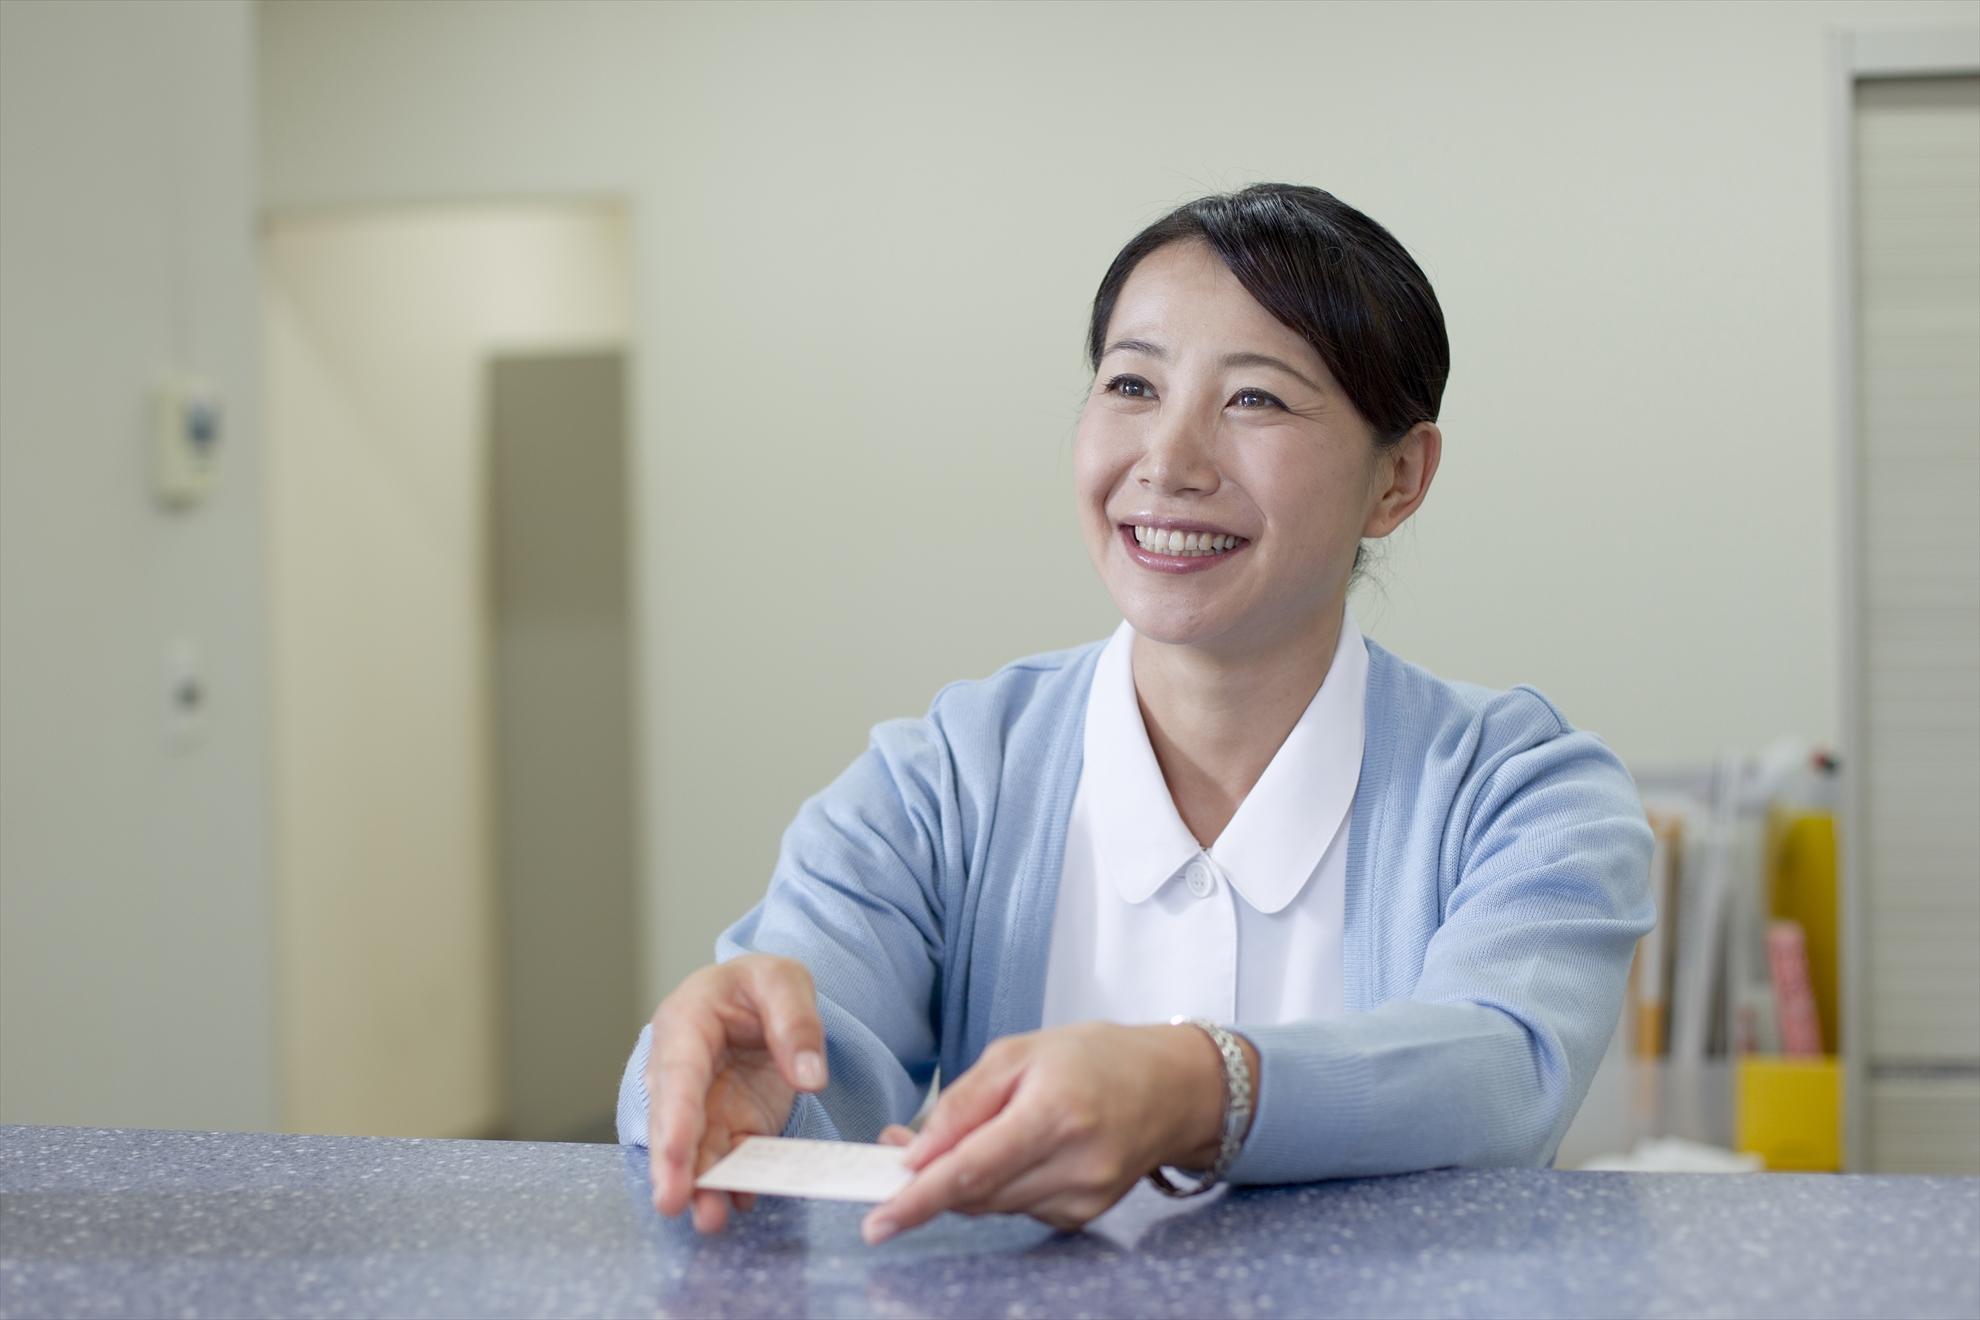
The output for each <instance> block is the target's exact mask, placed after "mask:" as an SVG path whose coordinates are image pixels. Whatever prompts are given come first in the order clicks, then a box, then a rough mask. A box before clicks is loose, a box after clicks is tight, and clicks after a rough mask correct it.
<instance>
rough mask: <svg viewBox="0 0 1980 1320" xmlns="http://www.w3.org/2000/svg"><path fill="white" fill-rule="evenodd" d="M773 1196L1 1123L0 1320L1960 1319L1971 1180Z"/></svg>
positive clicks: (531, 1146) (316, 1147)
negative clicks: (876, 1225) (948, 1200)
mask: <svg viewBox="0 0 1980 1320" xmlns="http://www.w3.org/2000/svg"><path fill="white" fill-rule="evenodd" d="M861 1213H862V1207H859V1206H852V1205H837V1204H830V1203H824V1202H797V1201H783V1200H776V1199H769V1198H766V1199H765V1200H764V1201H762V1202H761V1203H760V1204H759V1206H758V1208H757V1209H756V1210H755V1211H753V1212H752V1213H750V1214H748V1215H745V1216H742V1217H741V1218H740V1220H739V1221H738V1224H739V1226H738V1227H737V1228H735V1229H732V1230H731V1231H730V1232H728V1233H725V1234H723V1235H721V1236H719V1237H715V1238H710V1239H700V1238H697V1237H696V1236H695V1234H694V1231H693V1230H692V1229H691V1228H689V1227H688V1226H687V1225H686V1223H685V1222H684V1221H666V1220H662V1219H660V1218H659V1217H658V1216H656V1215H655V1214H654V1213H653V1210H652V1208H651V1206H650V1204H649V1200H648V1191H647V1178H646V1158H645V1152H644V1151H639V1150H632V1151H628V1150H623V1149H621V1148H619V1147H616V1146H586V1145H550V1144H535V1143H511V1142H492V1141H405V1140H390V1139H380V1138H367V1137H299V1136H279V1135H273V1134H264V1133H204V1132H149V1131H119V1130H105V1129H100V1128H57V1127H0V1317H26V1316H37V1317H39V1316H61V1315H99V1316H159V1315H173V1316H208V1315H215V1316H218V1315H227V1316H239V1315H256V1316H431V1315H440V1316H510V1315H514V1316H566V1315H570V1316H578V1315H611V1316H720V1315H744V1316H781V1315H808V1316H857V1315H880V1316H907V1315H969V1316H1013V1317H1015V1316H1027V1317H1028V1316H1073V1315H1096V1316H1116V1315H1133V1316H1162V1315H1179V1316H1205V1315H1231V1316H1296V1315H1354V1316H1396V1315H1401V1316H1487V1315H1509V1316H1510V1315H1517V1316H1550V1315H1560V1316H1610V1315H1617V1316H1627V1315H1644V1316H1747V1315H1764V1316H1810V1317H1813V1316H1838V1315H1849V1316H1859V1315H1860V1316H1871V1315H1874V1316H1897V1315H1902V1316H1965V1317H1976V1316H1980V1179H1973V1178H1871V1177H1834V1176H1823V1175H1785V1174H1771V1175H1769V1174H1754V1175H1737V1176H1726V1175H1687V1174H1626V1173H1561V1172H1554V1171H1551V1170H1530V1169H1522V1170H1492V1171H1482V1172H1459V1171H1448V1172H1441V1173H1422V1174H1410V1175H1407V1176H1404V1177H1397V1178H1371V1179H1361V1180H1356V1181H1351V1182H1335V1183H1322V1184H1316V1185H1313V1186H1307V1187H1287V1188H1272V1189H1254V1190H1248V1191H1242V1192H1238V1193H1234V1194H1230V1195H1220V1196H1211V1197H1206V1198H1204V1201H1203V1202H1202V1203H1195V1202H1186V1203H1170V1202H1166V1201H1164V1200H1162V1198H1160V1197H1157V1196H1153V1195H1143V1194H1139V1193H1137V1194H1136V1195H1134V1196H1132V1197H1130V1198H1129V1199H1128V1200H1127V1201H1124V1202H1123V1203H1122V1204H1121V1205H1120V1206H1118V1207H1116V1209H1115V1210H1114V1211H1113V1213H1111V1214H1110V1215H1108V1216H1107V1217H1106V1218H1105V1219H1103V1220H1102V1221H1100V1223H1099V1224H1098V1225H1097V1226H1095V1228H1093V1229H1089V1231H1088V1232H1086V1233H1083V1234H1077V1235H1065V1234H1057V1233H1053V1232H1052V1231H1051V1230H1049V1229H1047V1228H1045V1227H1043V1226H1042V1225H1038V1224H1034V1223H1032V1222H1031V1221H1029V1220H1025V1219H1016V1218H997V1219H982V1220H971V1219H963V1218H959V1217H955V1216H949V1217H946V1218H944V1219H941V1220H938V1221H936V1222H935V1223H934V1224H931V1225H929V1226H927V1227H926V1228H924V1229H922V1230H920V1231H917V1232H914V1233H909V1234H906V1235H904V1236H903V1237H901V1238H899V1239H897V1240H896V1241H894V1242H890V1243H888V1244H886V1245H885V1246H882V1247H879V1248H869V1247H867V1246H865V1245H864V1244H862V1243H861V1241H860V1238H859V1219H860V1215H861Z"/></svg>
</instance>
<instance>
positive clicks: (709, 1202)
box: [646, 953, 825, 1233]
mask: <svg viewBox="0 0 1980 1320" xmlns="http://www.w3.org/2000/svg"><path fill="white" fill-rule="evenodd" d="M824 1085H825V1028H824V1026H823V1025H822V1024H821V1023H820V1022H819V1020H818V1001H817V992H816V991H815V990H814V989H813V988H812V984H811V973H810V972H808V971H806V970H805V967H804V964H803V963H800V962H796V961H794V960H792V959H790V958H779V957H776V956H774V955H771V954H767V953H751V954H745V955H743V956H742V957H740V958H734V959H731V960H730V961H728V962H725V963H720V964H718V965H716V966H714V967H704V968H702V969H701V970H700V971H698V972H696V973H695V974H694V975H692V976H690V977H688V978H687V980H685V981H683V982H681V984H680V986H679V988H677V989H676V990H675V991H674V993H672V994H671V995H668V996H667V997H666V998H665V999H663V1000H661V1001H660V1007H659V1008H657V1009H655V1010H654V1013H653V1036H652V1042H651V1049H650V1050H649V1052H648V1055H647V1061H646V1094H647V1097H648V1099H649V1100H650V1101H651V1103H650V1104H649V1105H648V1110H647V1144H648V1148H649V1149H650V1151H651V1153H652V1154H651V1158H652V1173H653V1205H654V1208H655V1209H657V1210H659V1211H660V1213H661V1214H663V1215H677V1214H679V1213H680V1212H681V1211H683V1210H685V1209H687V1207H688V1204H689V1201H690V1199H692V1201H693V1204H694V1226H695V1227H696V1228H697V1229H699V1230H700V1231H701V1232H704V1233H713V1232H716V1231H717V1230H719V1229H720V1228H721V1227H722V1226H723V1225H724V1224H725V1223H727V1222H728V1218H729V1206H730V1200H729V1194H728V1193H727V1192H718V1191H712V1190H705V1191H696V1190H695V1188H694V1180H695V1179H696V1178H697V1177H699V1176H700V1175H701V1174H702V1173H704V1172H706V1171H707V1169H708V1167H709V1166H710V1165H712V1164H713V1163H715V1161H717V1160H719V1159H721V1158H722V1157H723V1156H724V1155H726V1154H728V1153H729V1151H730V1150H731V1149H732V1148H734V1146H735V1145H736V1143H738V1142H739V1141H741V1140H742V1139H743V1138H744V1137H749V1136H771V1137H774V1136H776V1135H777V1134H778V1133H780V1132H782V1131H783V1130H784V1124H785V1122H786V1121H787V1120H788V1119H789V1118H790V1114H791V1105H792V1104H793V1103H794V1102H795V1101H796V1099H797V1093H798V1092H800V1091H817V1090H820V1089H822V1088H823V1087H824ZM743 1204H744V1205H745V1206H746V1205H747V1202H746V1201H745V1202H743Z"/></svg>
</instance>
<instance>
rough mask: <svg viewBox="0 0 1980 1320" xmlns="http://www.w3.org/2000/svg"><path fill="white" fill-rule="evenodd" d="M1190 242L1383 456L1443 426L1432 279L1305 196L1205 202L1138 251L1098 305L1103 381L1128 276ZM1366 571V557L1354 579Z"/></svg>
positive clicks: (1265, 191)
mask: <svg viewBox="0 0 1980 1320" xmlns="http://www.w3.org/2000/svg"><path fill="white" fill-rule="evenodd" d="M1188 239H1198V240H1201V241H1203V242H1205V243H1207V244H1209V246H1210V248H1211V250H1212V251H1214V252H1215V253H1216V254H1217V256H1218V257H1219V258H1220V259H1222V261H1223V263H1224V265H1225V266H1227V267H1229V269H1230V272H1231V274H1233V275H1235V276H1237V280H1238V283H1240V284H1242V285H1243V286H1244V289H1245V292H1247V293H1249V294H1250V295H1251V296H1252V297H1253V298H1255V299H1256V300H1257V301H1258V305H1259V306H1261V307H1263V308H1264V309H1265V310H1266V311H1268V312H1270V313H1271V314H1272V315H1273V316H1274V317H1276V318H1277V319H1278V320H1279V321H1280V322H1282V323H1283V324H1284V325H1286V326H1287V327H1288V328H1289V329H1291V330H1293V331H1294V332H1295V333H1297V334H1298V335H1299V337H1300V338H1302V339H1304V340H1305V341H1306V342H1307V343H1309V344H1311V345H1313V348H1314V351H1315V352H1317V353H1319V354H1320V360H1321V361H1323V362H1325V363H1326V364H1327V370H1328V371H1330V372H1332V373H1333V376H1334V379H1335V380H1336V381H1339V382H1340V386H1341V389H1342V390H1344V391H1346V393H1347V396H1348V399H1349V401H1350V402H1352V403H1353V404H1354V406H1355V409H1356V411H1358V412H1359V413H1360V414H1361V415H1362V417H1363V418H1365V419H1366V420H1367V421H1368V424H1369V425H1370V426H1371V427H1372V428H1374V431H1375V443H1376V444H1377V445H1383V446H1386V445H1392V444H1395V443H1396V442H1397V441H1399V440H1401V439H1402V438H1403V436H1405V435H1407V434H1408V433H1409V429H1410V428H1411V427H1413V426H1415V425H1416V424H1417V423H1418V422H1431V421H1435V420H1436V419H1437V409H1438V407H1439V406H1440V405H1441V404H1442V403H1443V398H1444V382H1445V381H1446V380H1447V379H1448V378H1449V376H1450V374H1451V345H1450V341H1449V339H1447V338H1446V337H1445V335H1444V313H1443V309H1442V308H1440V307H1439V306H1438V305H1437V295H1436V294H1435V293H1433V292H1432V291H1431V289H1430V281H1429V279H1428V277H1426V276H1425V275H1424V273H1423V269H1422V267H1420V266H1418V265H1417V264H1416V262H1415V260H1414V259H1413V258H1412V257H1411V256H1410V255H1409V253H1408V252H1407V251H1405V250H1404V248H1403V245H1402V244H1401V243H1398V242H1397V241H1396V239H1395V235H1393V234H1391V233H1390V232H1389V231H1388V230H1386V229H1384V228H1382V226H1380V225H1378V224H1376V223H1375V222H1374V221H1373V220H1371V219H1369V218H1368V217H1367V216H1365V215H1363V214H1362V213H1361V212H1359V211H1357V210H1355V209H1354V208H1353V207H1352V206H1349V205H1348V204H1347V203H1346V202H1343V201H1341V200H1340V199H1339V198H1337V197H1335V196H1334V195H1333V194H1332V193H1329V192H1323V191H1322V190H1320V189H1318V188H1307V187H1302V186H1300V185H1298V184H1291V183H1257V184H1253V185H1252V186H1251V187H1249V188H1246V189H1244V190H1243V191H1241V192H1234V193H1223V194H1219V195H1217V196H1213V197H1202V198H1199V199H1197V200H1196V201H1193V202H1189V203H1187V204H1185V205H1183V206H1179V207H1177V208H1176V209H1175V210H1173V211H1171V212H1169V213H1168V214H1167V215H1165V216H1163V217H1162V218H1161V219H1160V220H1157V221H1156V222H1155V223H1154V224H1152V225H1150V226H1148V228H1146V229H1144V230H1142V231H1141V232H1140V233H1139V234H1136V235H1135V236H1134V237H1133V238H1132V239H1130V240H1129V241H1128V245H1127V246H1126V247H1124V248H1122V249H1121V251H1120V255H1119V256H1117V257H1115V258H1114V264H1113V265H1111V266H1109V267H1108V268H1107V274H1106V276H1105V278H1103V279H1102V280H1101V281H1100V291H1099V292H1098V293H1096V294H1094V295H1093V319H1092V321H1091V323H1090V324H1089V325H1088V328H1087V333H1086V352H1087V357H1088V359H1089V361H1090V362H1091V363H1092V365H1093V368H1094V370H1096V371H1097V370H1099V367H1100V357H1101V354H1102V352H1103V350H1104V349H1105V347H1106V343H1105V340H1106V336H1107V322H1108V321H1109V320H1110V319H1111V318H1112V317H1113V314H1114V304H1115V302H1116V301H1118V300H1119V298H1120V296H1121V289H1122V287H1123V286H1125V285H1126V284H1127V281H1128V276H1130V275H1132V274H1133V273H1134V268H1135V267H1136V266H1137V265H1139V264H1140V263H1141V259H1142V258H1143V257H1145V256H1147V255H1148V254H1149V253H1151V252H1153V251H1155V250H1156V249H1157V248H1160V247H1164V246H1166V245H1168V244H1170V243H1175V242H1180V241H1184V240H1188ZM1361 559H1362V556H1361V553H1360V552H1359V551H1357V552H1356V554H1355V567H1356V569H1359V568H1360V566H1361Z"/></svg>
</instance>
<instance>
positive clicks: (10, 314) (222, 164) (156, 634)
mask: <svg viewBox="0 0 1980 1320" xmlns="http://www.w3.org/2000/svg"><path fill="white" fill-rule="evenodd" d="M252 16H253V14H252V10H251V9H250V8H249V7H248V6H247V5H246V4H245V3H216V4H204V5H158V4H150V3H134V4H108V3H105V4H38V3H14V2H13V0H10V2H9V3H6V4H0V287H4V289H5V294H4V297H0V1123H81V1124H104V1125H117V1126H139V1127H166V1128H170V1127H190V1128H233V1129H255V1128H272V1127H275V1126H276V1122H277V1111H276V1082H275V1060H274V1052H275V1013H274V1006H273V1002H272V992H273V989H274V967H273V960H272V953H271V924H270V923H271V917H270V912H269V866H268V830H267V809H268V795H267V790H266V781H267V775H268V760H269V758H268V751H267V742H266V739H267V724H266V714H267V674H266V667H267V660H266V641H265V637H264V632H265V628H266V610H265V605H264V601H265V583H264V580H263V577H262V552H263V545H264V536H263V526H262V513H263V509H262V500H261V482H262V436H261V420H260V406H259V397H258V396H259V392H260V383H261V382H260V369H259V343H260V327H259V324H258V322H257V320H256V311H255V297H254V240H253V233H252V219H251V217H252V215H253V213H254V206H255V185H254V179H253V169H254V159H253V157H254V147H253V141H252V139H253V122H254V121H253V116H254V105H253V84H252V74H253V65H252V38H251V35H250V28H251V22H252ZM165 369H181V370H193V371H197V372H199V373H202V374H204V375H206V376H208V377H209V378H211V379H212V380H214V381H215V382H216V383H217V384H218V386H219V387H220V389H221V391H222V393H223V398H224V403H225V408H226V428H225V433H224V437H223V439H222V448H221V458H220V470H219V476H218V485H217V487H216V488H215V490H214V492H213V494H212V497H211V500H210V502H209V503H207V504H206V505H205V506H203V507H201V508H198V509H196V510H192V511H189V512H184V513H167V512H165V511H163V510H162V509H161V508H159V507H158V506H157V505H156V504H155V503H154V502H153V500H152V497H151V492H150V485H149V480H150V479H149V469H148V467H147V462H148V455H149V450H148V448H147V444H148V436H147V433H146V423H147V419H148V413H147V402H146V396H147V390H148V389H149V387H150V384H151V382H152V379H153V377H154V375H155V374H156V373H158V372H160V371H161V370H165ZM178 639H183V640H185V641H189V642H191V643H193V644H194V645H195V646H196V647H197V648H198V649H199V651H200V652H201V653H202V654H203V656H204V657H205V666H206V675H205V678H206V684H205V686H206V691H207V697H208V700H207V702H206V707H207V715H206V724H205V728H204V731H203V734H202V736H201V737H200V738H199V739H198V741H197V742H196V744H194V745H191V746H189V747H187V748H185V749H184V750H183V751H179V752H172V751H168V750H167V747H166V743H165V737H164V734H165V712H166V701H165V692H166V683H165V655H166V650H167V648H168V646H170V645H172V644H173V643H174V641H175V640H178Z"/></svg>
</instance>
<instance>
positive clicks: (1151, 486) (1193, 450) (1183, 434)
mask: <svg viewBox="0 0 1980 1320" xmlns="http://www.w3.org/2000/svg"><path fill="white" fill-rule="evenodd" d="M1214 436H1215V424H1214V423H1205V422H1204V421H1202V420H1201V419H1199V418H1194V417H1190V416H1187V415H1184V414H1180V413H1171V414H1170V415H1169V416H1168V417H1166V418H1160V419H1158V420H1157V421H1156V422H1155V424H1154V426H1153V427H1152V428H1151V429H1150V430H1149V431H1148V433H1147V445H1146V448H1144V449H1143V450H1142V453H1141V460H1140V462H1138V463H1136V464H1135V472H1134V475H1135V479H1136V480H1137V481H1138V482H1140V484H1141V485H1142V486H1143V487H1144V488H1146V489H1148V490H1151V491H1154V492H1157V493H1159V494H1164V495H1167V494H1185V493H1187V494H1199V495H1207V494H1209V493H1210V492H1211V491H1213V490H1215V489H1217V484H1218V477H1217V466H1216V464H1215V463H1214V462H1213V461H1212V456H1211V442H1212V440H1213V438H1214Z"/></svg>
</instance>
